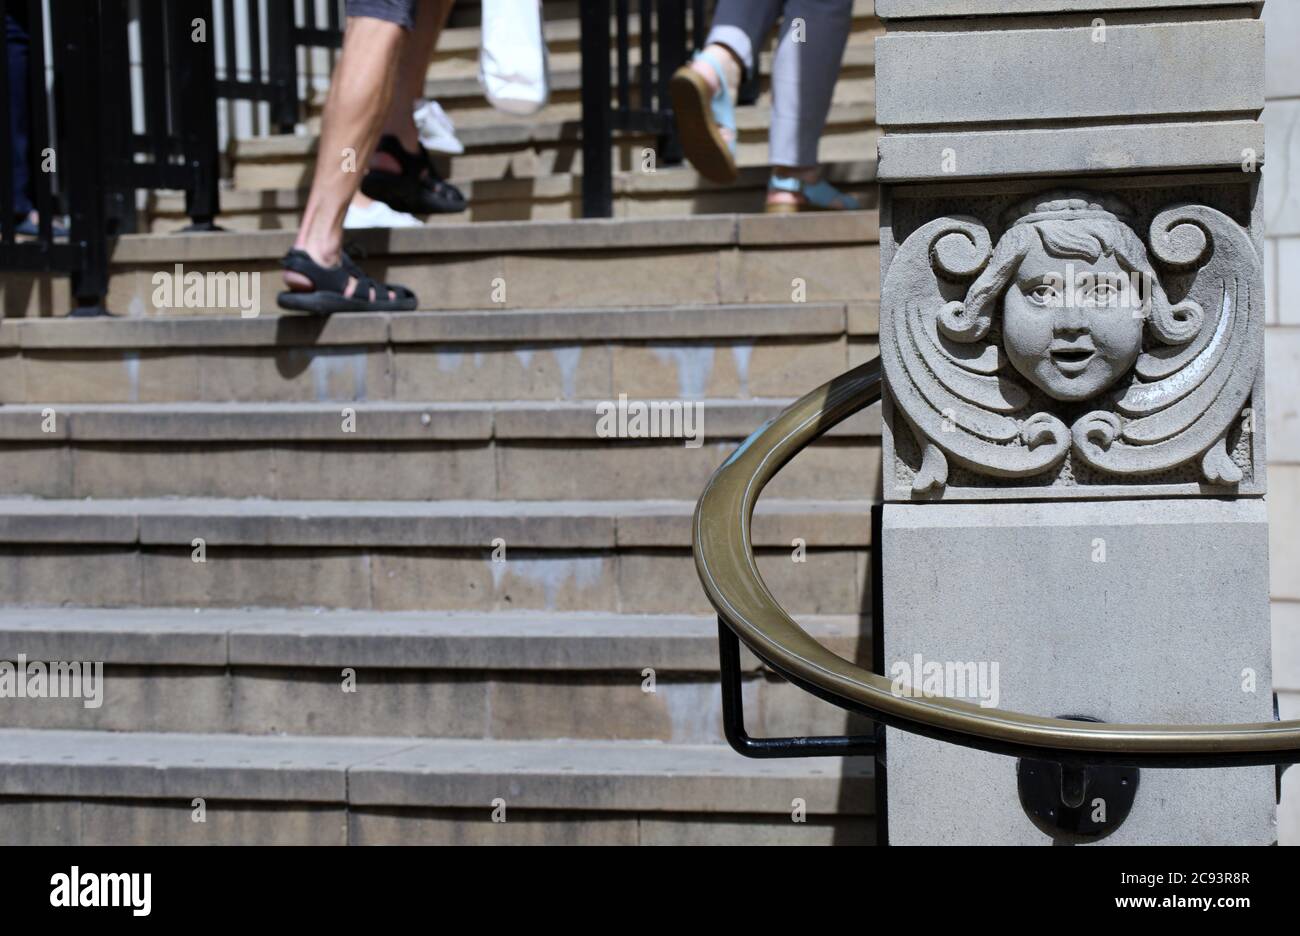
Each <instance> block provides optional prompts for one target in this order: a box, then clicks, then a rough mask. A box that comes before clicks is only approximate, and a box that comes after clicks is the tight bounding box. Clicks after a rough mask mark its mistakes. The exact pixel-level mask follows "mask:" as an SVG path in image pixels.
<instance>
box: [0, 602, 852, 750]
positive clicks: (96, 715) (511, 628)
mask: <svg viewBox="0 0 1300 936" xmlns="http://www.w3.org/2000/svg"><path fill="white" fill-rule="evenodd" d="M802 623H804V625H805V626H806V627H807V628H808V629H809V632H810V633H812V634H813V635H814V636H815V637H817V638H818V639H819V640H820V641H822V642H823V643H825V644H826V645H827V646H830V647H832V648H833V649H834V650H835V651H836V652H838V653H840V654H841V655H844V656H846V657H849V658H855V659H858V660H866V661H868V662H869V660H870V648H869V639H870V638H869V626H868V625H865V624H864V622H863V621H862V620H861V619H860V618H859V617H858V616H850V615H842V616H812V617H809V618H806V619H805V620H804V621H803V622H802ZM19 654H22V655H23V657H24V658H25V659H26V660H30V661H87V662H88V663H89V662H91V661H97V662H99V663H102V664H103V665H104V668H103V682H102V684H101V685H102V692H101V693H100V694H98V695H97V697H96V701H93V702H92V704H91V706H90V707H87V705H86V704H85V700H84V699H82V698H61V699H46V698H23V699H10V700H8V701H7V702H6V705H5V708H4V718H3V726H4V727H6V728H34V729H35V728H40V729H72V730H76V729H80V730H102V731H186V732H213V733H235V734H292V735H322V734H323V735H340V736H365V735H376V734H377V735H386V736H394V737H406V736H409V737H465V738H497V739H503V740H510V739H516V740H542V739H546V738H553V737H566V738H584V739H604V740H637V739H640V740H658V741H663V742H667V743H679V744H717V743H721V740H722V737H723V734H722V715H721V701H720V693H719V690H718V672H717V671H718V648H717V625H716V621H715V620H714V618H712V617H710V616H684V615H678V616H668V615H617V614H569V615H560V614H538V613H527V612H524V613H513V614H495V615H483V614H478V615H471V614H459V615H457V614H445V613H429V612H421V613H414V614H411V613H374V612H369V613H358V612H293V611H273V610H262V611H244V610H240V611H211V610H207V611H203V612H201V613H199V612H196V611H191V610H189V609H181V610H161V609H143V610H114V611H105V610H100V609H74V608H59V609H49V610H39V609H3V610H0V659H8V660H11V661H12V660H15V659H17V657H18V655H19ZM348 671H350V673H349V672H348ZM743 671H744V686H745V690H744V691H745V700H746V707H747V725H748V726H749V728H750V730H751V731H753V732H755V733H757V734H767V735H788V734H804V735H806V734H829V733H843V732H845V731H850V732H853V733H859V732H863V731H869V730H870V725H869V722H867V721H866V720H865V719H861V718H851V717H850V716H849V715H848V714H847V713H846V712H844V711H843V710H841V709H838V708H836V707H835V706H832V705H829V704H826V703H822V702H820V701H818V700H815V699H812V698H811V697H808V696H806V695H805V694H804V693H802V692H801V691H800V690H797V689H795V688H794V687H791V686H790V685H789V684H787V683H785V682H784V681H782V680H780V679H778V678H777V677H775V676H774V675H772V674H770V673H767V672H766V671H764V670H763V668H762V667H760V665H759V664H758V661H757V660H756V659H755V658H753V657H752V656H750V655H749V654H748V653H746V654H745V660H744V663H743ZM349 678H351V679H353V680H354V684H355V690H356V691H354V692H353V691H344V688H343V684H344V681H345V679H349Z"/></svg>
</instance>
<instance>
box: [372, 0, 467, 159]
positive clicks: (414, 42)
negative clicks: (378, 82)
mask: <svg viewBox="0 0 1300 936" xmlns="http://www.w3.org/2000/svg"><path fill="white" fill-rule="evenodd" d="M453 2H454V0H422V2H421V3H420V5H419V7H418V8H417V10H416V13H415V28H414V29H412V31H411V37H410V40H409V41H408V42H407V43H406V48H405V49H403V50H402V59H401V64H400V65H399V66H398V72H397V82H396V86H395V87H394V89H393V99H392V102H391V103H390V105H389V107H388V114H387V116H386V118H385V120H384V128H383V130H382V131H381V132H380V135H381V136H389V135H392V136H395V137H397V139H398V141H400V142H401V144H402V149H404V150H406V151H407V152H408V153H418V152H419V151H420V135H419V132H418V131H417V130H416V129H415V120H414V119H413V118H412V116H411V114H412V111H413V109H414V105H415V101H416V99H417V98H420V97H423V96H424V78H425V75H426V74H428V71H429V59H430V58H431V57H432V55H433V50H434V49H435V48H437V46H438V37H439V36H441V35H442V30H443V27H444V26H446V25H447V17H448V16H450V15H451V6H452V3H453ZM370 168H372V169H379V170H382V171H384V172H399V171H401V168H402V167H401V166H399V165H398V164H397V160H395V159H393V157H391V156H389V155H388V154H387V153H375V154H373V155H372V156H371V159H370Z"/></svg>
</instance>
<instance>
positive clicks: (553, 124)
mask: <svg viewBox="0 0 1300 936" xmlns="http://www.w3.org/2000/svg"><path fill="white" fill-rule="evenodd" d="M873 93H874V90H873V88H872V87H871V86H870V82H859V83H858V84H852V85H847V86H845V87H844V88H842V89H840V90H838V91H837V96H836V99H835V106H833V107H832V108H831V112H830V114H829V115H828V117H827V123H826V128H825V130H824V132H823V139H822V144H821V150H820V155H821V158H822V160H823V161H825V162H835V161H840V160H859V159H866V158H874V156H875V152H876V140H877V138H878V132H877V131H876V130H875V127H874V121H875V109H874V106H873V104H872V96H873ZM572 110H573V106H572V105H566V104H555V105H551V106H550V107H548V108H547V109H546V110H544V111H542V112H540V113H539V114H538V115H536V116H535V117H533V118H530V120H529V121H528V122H524V121H513V122H510V121H500V120H498V119H496V117H495V114H490V115H485V116H484V118H482V121H486V120H488V119H489V118H491V119H492V120H493V122H492V123H486V122H480V121H477V120H476V121H467V122H466V123H467V125H466V126H464V127H458V128H457V136H458V137H460V138H461V142H463V143H464V144H465V148H466V151H465V153H464V154H462V155H458V156H440V157H438V167H439V171H440V172H441V173H442V174H443V175H444V176H445V177H447V178H448V179H450V180H451V181H452V182H454V183H456V184H457V185H468V184H470V183H473V182H477V181H483V180H499V179H505V178H538V177H542V176H547V175H553V174H559V173H576V174H580V173H581V172H582V141H581V135H582V134H581V122H580V120H579V119H577V118H576V117H575V115H574V114H573V113H572ZM771 120H772V113H771V107H770V106H768V105H764V104H759V105H754V106H750V107H743V108H740V109H739V110H738V111H737V117H736V123H737V130H738V132H739V139H738V148H737V153H736V159H737V163H738V164H739V165H740V166H742V167H763V166H766V165H768V148H767V138H768V129H767V128H768V127H769V126H770V124H771ZM306 129H307V131H308V132H307V133H304V134H278V135H271V136H265V137H253V138H248V139H241V140H236V141H234V142H233V143H232V144H231V154H230V158H231V160H232V162H233V164H234V177H233V181H234V187H235V188H236V189H244V190H253V191H260V190H266V189H283V188H290V189H293V188H306V187H308V186H309V185H310V184H311V177H312V172H313V169H314V166H315V158H316V145H317V133H318V132H319V128H318V127H317V126H313V125H310V124H309V125H308V127H307V128H306ZM655 145H656V142H655V138H654V137H652V136H646V135H634V134H628V135H623V134H620V135H618V136H617V137H616V138H615V139H614V141H613V144H612V150H611V152H612V154H613V156H612V158H613V165H614V166H615V168H617V169H621V170H624V171H634V170H639V169H640V168H641V166H642V164H643V162H644V161H645V153H646V152H647V151H648V150H653V149H654V147H655ZM656 162H658V160H656ZM466 194H467V195H468V194H469V193H468V192H467V193H466Z"/></svg>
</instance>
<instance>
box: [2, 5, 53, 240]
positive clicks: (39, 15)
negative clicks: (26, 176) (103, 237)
mask: <svg viewBox="0 0 1300 936" xmlns="http://www.w3.org/2000/svg"><path fill="white" fill-rule="evenodd" d="M3 19H4V17H3V13H2V12H0V22H3ZM27 44H28V53H27V100H28V104H27V112H28V126H27V147H28V150H29V151H31V150H35V151H36V152H37V153H39V152H40V151H41V150H42V149H43V148H44V147H46V146H49V145H50V143H49V136H50V128H49V120H48V116H49V113H48V111H47V110H46V108H45V16H44V15H43V11H42V9H41V0H27ZM43 162H44V160H41V159H38V160H36V163H37V165H36V171H35V172H33V173H32V174H31V180H32V190H33V191H34V192H35V193H36V212H37V215H38V216H39V222H38V223H39V225H40V230H39V235H38V236H39V237H40V241H41V243H43V244H52V243H54V210H53V199H52V198H51V192H50V181H51V180H50V175H49V173H47V172H45V171H44V169H43V167H42V165H41V164H42V163H43ZM29 163H30V160H29ZM0 178H3V179H4V180H5V183H6V184H8V180H9V179H10V178H12V176H11V175H10V174H6V175H4V176H0ZM9 214H10V215H12V214H13V212H12V211H10V212H9Z"/></svg>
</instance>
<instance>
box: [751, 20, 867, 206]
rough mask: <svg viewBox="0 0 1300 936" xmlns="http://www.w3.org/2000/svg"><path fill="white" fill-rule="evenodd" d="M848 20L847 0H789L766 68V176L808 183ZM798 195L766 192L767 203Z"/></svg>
mask: <svg viewBox="0 0 1300 936" xmlns="http://www.w3.org/2000/svg"><path fill="white" fill-rule="evenodd" d="M852 21H853V2H852V0H789V2H788V3H786V6H785V19H784V21H783V22H782V24H781V35H780V37H779V39H778V41H777V47H776V55H775V57H774V59H773V63H772V125H771V130H770V136H769V141H770V143H769V145H770V150H771V155H770V161H771V163H772V174H773V176H775V177H776V178H778V179H782V178H795V179H799V180H801V181H803V182H808V183H813V182H816V181H817V179H818V177H819V173H820V170H819V167H818V160H817V147H818V143H819V142H820V141H821V135H822V130H823V129H825V126H826V115H827V114H828V113H829V112H830V107H831V96H832V95H833V94H834V91H835V81H836V79H837V78H838V77H839V71H840V63H841V61H842V60H843V58H844V47H845V45H846V43H847V42H848V37H849V29H850V28H851V25H852ZM800 198H801V196H799V195H797V194H794V193H792V192H785V191H772V192H770V193H769V196H768V202H769V204H782V203H787V202H788V203H791V204H794V203H797V202H798V201H799V199H800Z"/></svg>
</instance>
